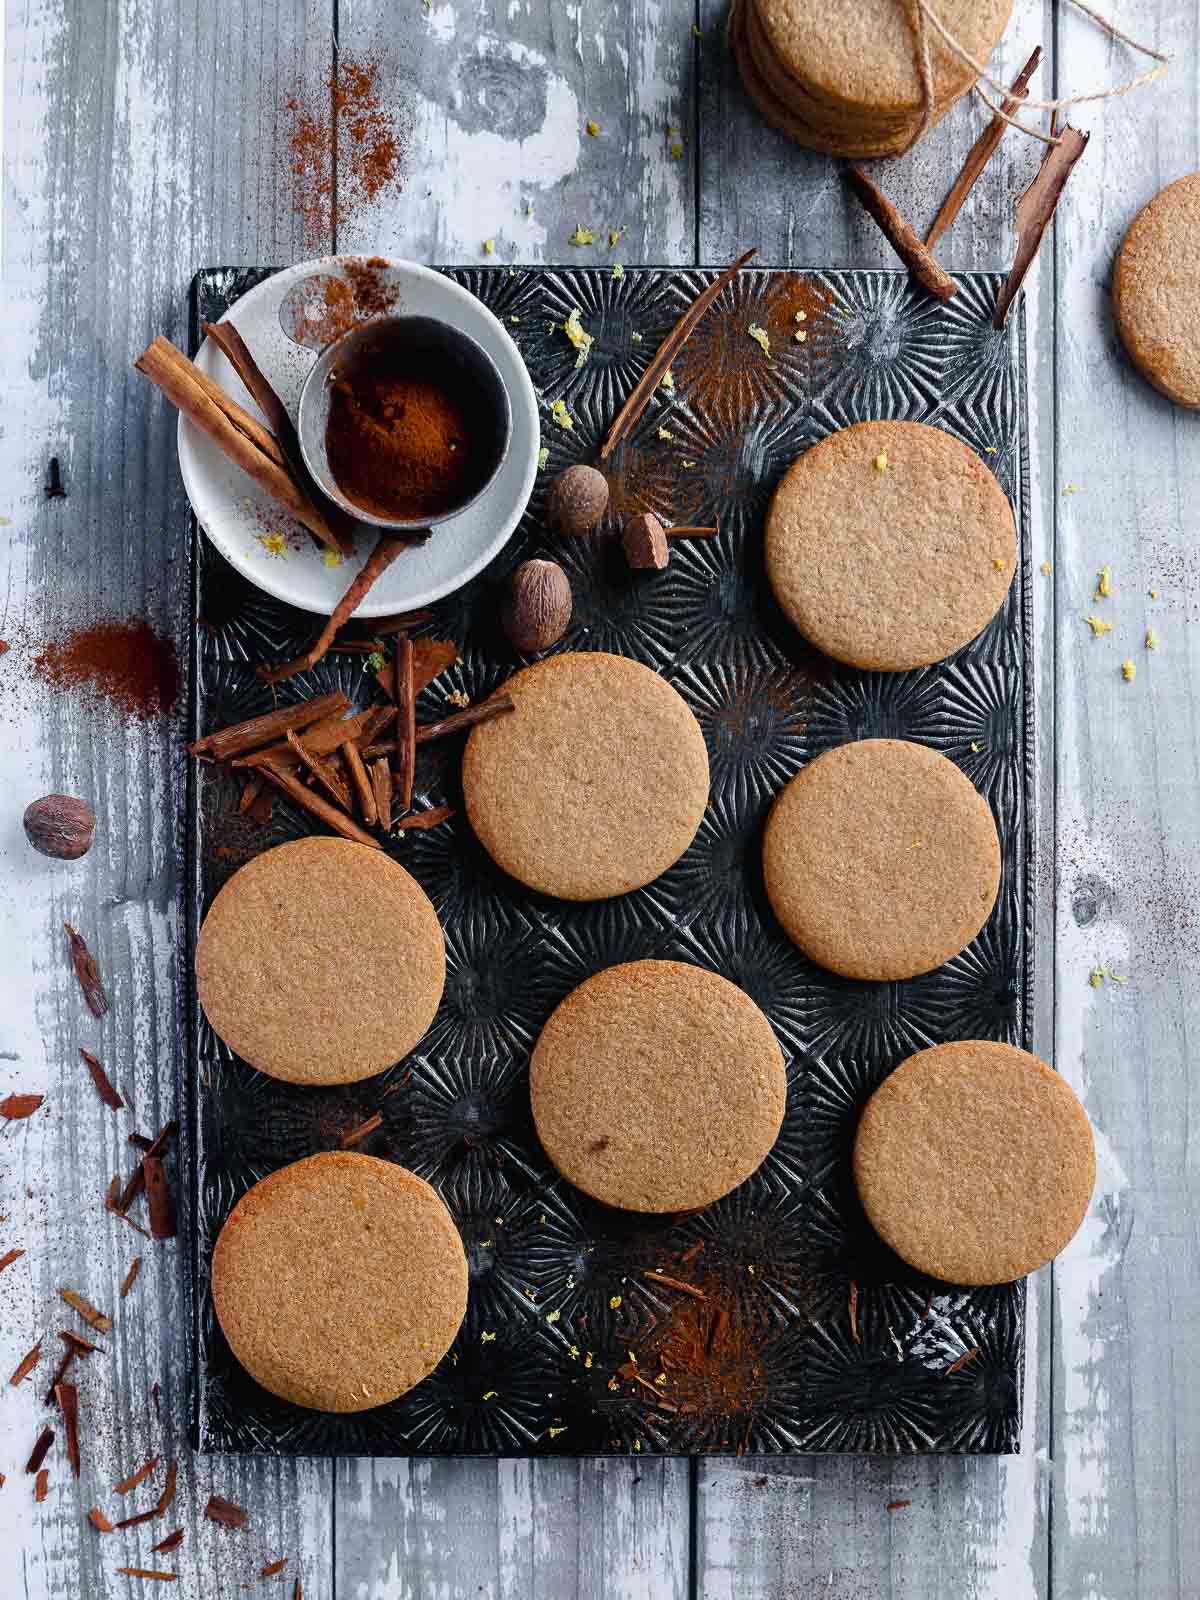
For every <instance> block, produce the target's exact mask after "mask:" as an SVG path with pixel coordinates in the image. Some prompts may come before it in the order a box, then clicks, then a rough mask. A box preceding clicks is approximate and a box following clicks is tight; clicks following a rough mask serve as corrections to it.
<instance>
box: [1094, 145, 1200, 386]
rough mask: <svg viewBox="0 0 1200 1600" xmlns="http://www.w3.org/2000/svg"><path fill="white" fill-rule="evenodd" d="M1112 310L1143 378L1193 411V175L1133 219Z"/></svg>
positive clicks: (1198, 279)
mask: <svg viewBox="0 0 1200 1600" xmlns="http://www.w3.org/2000/svg"><path fill="white" fill-rule="evenodd" d="M1113 306H1114V310H1115V312H1116V318H1117V328H1118V329H1119V331H1120V334H1121V338H1122V339H1123V340H1124V342H1125V348H1126V350H1128V352H1129V355H1130V358H1131V359H1132V361H1133V363H1134V365H1135V366H1136V367H1137V369H1138V370H1139V372H1141V374H1142V376H1143V377H1145V378H1147V379H1149V381H1150V382H1151V383H1152V384H1153V385H1154V387H1155V388H1156V389H1160V390H1161V391H1162V392H1163V394H1165V395H1166V396H1167V398H1168V399H1170V400H1174V401H1175V403H1176V404H1177V405H1181V406H1190V407H1193V408H1195V407H1200V172H1193V173H1190V174H1189V175H1188V176H1187V177H1186V178H1179V179H1177V180H1176V182H1174V183H1170V184H1168V185H1167V187H1166V188H1165V189H1163V190H1162V191H1161V193H1159V194H1157V195H1155V197H1154V199H1153V200H1151V202H1150V204H1149V205H1148V206H1145V207H1144V208H1143V209H1142V210H1141V211H1139V212H1138V214H1137V216H1136V217H1134V219H1133V222H1132V223H1131V224H1130V228H1129V232H1128V233H1127V234H1126V235H1125V242H1124V243H1123V244H1122V246H1121V249H1120V253H1119V254H1118V256H1117V267H1116V273H1115V275H1114V277H1113Z"/></svg>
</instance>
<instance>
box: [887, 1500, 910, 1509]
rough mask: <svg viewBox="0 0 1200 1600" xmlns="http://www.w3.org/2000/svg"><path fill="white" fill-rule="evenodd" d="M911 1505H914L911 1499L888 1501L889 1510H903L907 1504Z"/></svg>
mask: <svg viewBox="0 0 1200 1600" xmlns="http://www.w3.org/2000/svg"><path fill="white" fill-rule="evenodd" d="M910 1505H912V1501H911V1500H889V1501H888V1503H887V1509H888V1510H889V1511H903V1510H904V1509H905V1507H906V1506H910Z"/></svg>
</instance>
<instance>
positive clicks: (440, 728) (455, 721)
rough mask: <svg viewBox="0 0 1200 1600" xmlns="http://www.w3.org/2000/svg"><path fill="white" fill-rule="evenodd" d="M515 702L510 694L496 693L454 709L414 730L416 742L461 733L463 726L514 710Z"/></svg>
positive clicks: (425, 741) (474, 724)
mask: <svg viewBox="0 0 1200 1600" xmlns="http://www.w3.org/2000/svg"><path fill="white" fill-rule="evenodd" d="M516 709H517V707H516V703H515V701H514V700H513V697H512V695H510V694H496V695H493V696H492V698H491V699H490V700H485V701H483V703H482V704H481V705H477V706H468V707H467V709H466V710H465V711H455V712H453V713H452V714H451V715H450V716H448V717H443V718H442V720H441V721H440V722H427V723H425V725H424V726H423V727H419V728H418V729H417V731H416V742H417V744H428V743H429V741H430V740H431V739H445V738H446V737H447V736H448V735H449V734H452V733H461V732H462V731H463V729H464V728H473V727H475V726H476V724H477V723H480V722H490V721H491V720H492V718H493V717H502V716H503V715H504V714H505V712H506V711H515V710H516Z"/></svg>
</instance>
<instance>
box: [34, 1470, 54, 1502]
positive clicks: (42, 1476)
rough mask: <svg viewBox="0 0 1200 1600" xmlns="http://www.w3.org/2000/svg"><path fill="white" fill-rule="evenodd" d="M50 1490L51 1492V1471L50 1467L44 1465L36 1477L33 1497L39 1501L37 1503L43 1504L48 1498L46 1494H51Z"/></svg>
mask: <svg viewBox="0 0 1200 1600" xmlns="http://www.w3.org/2000/svg"><path fill="white" fill-rule="evenodd" d="M49 1492H50V1473H49V1470H48V1468H46V1467H43V1468H42V1470H41V1471H40V1472H39V1473H38V1475H37V1477H36V1478H35V1479H34V1485H33V1498H34V1500H35V1501H36V1502H37V1504H38V1505H39V1506H40V1505H41V1503H42V1501H43V1500H44V1499H45V1498H46V1496H47V1495H48V1494H49Z"/></svg>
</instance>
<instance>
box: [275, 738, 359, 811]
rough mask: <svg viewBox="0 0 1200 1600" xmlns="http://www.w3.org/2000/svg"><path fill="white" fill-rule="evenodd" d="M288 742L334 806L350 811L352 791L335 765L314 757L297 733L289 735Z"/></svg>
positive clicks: (316, 756) (321, 757)
mask: <svg viewBox="0 0 1200 1600" xmlns="http://www.w3.org/2000/svg"><path fill="white" fill-rule="evenodd" d="M287 742H288V745H289V746H290V747H291V749H292V750H294V751H295V753H296V755H297V757H298V758H299V761H300V765H301V766H302V767H305V768H307V770H308V771H309V772H311V773H312V775H313V777H314V778H315V779H316V780H317V782H318V783H319V784H320V786H321V788H322V789H324V791H325V793H326V794H327V795H328V796H329V798H330V799H331V800H332V801H333V803H334V805H338V806H341V808H342V810H343V811H349V809H350V789H349V786H348V785H347V783H346V780H345V779H344V778H343V777H342V775H341V773H340V772H339V771H338V770H337V768H336V767H335V766H334V765H333V763H332V762H331V761H327V760H326V759H325V757H324V756H318V755H314V754H313V752H312V751H311V750H310V749H309V748H308V746H307V745H306V744H305V743H304V741H303V740H302V739H301V738H300V735H299V734H297V733H289V734H288V736H287Z"/></svg>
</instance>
